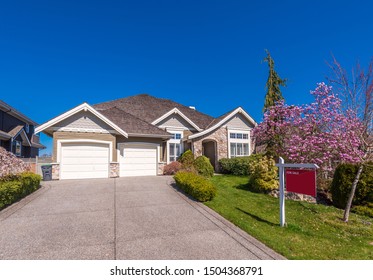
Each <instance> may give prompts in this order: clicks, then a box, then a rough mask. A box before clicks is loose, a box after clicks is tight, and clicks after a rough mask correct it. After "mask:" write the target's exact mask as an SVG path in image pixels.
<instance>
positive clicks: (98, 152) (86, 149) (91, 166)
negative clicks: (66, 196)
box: [60, 143, 109, 179]
mask: <svg viewBox="0 0 373 280" xmlns="http://www.w3.org/2000/svg"><path fill="white" fill-rule="evenodd" d="M60 173H61V174H60V178H61V179H85V178H108V177H109V145H108V144H98V143H63V144H62V145H61V170H60Z"/></svg>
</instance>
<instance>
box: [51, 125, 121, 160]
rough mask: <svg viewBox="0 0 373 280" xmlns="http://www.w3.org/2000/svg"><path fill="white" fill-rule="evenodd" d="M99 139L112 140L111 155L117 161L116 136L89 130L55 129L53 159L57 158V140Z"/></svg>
mask: <svg viewBox="0 0 373 280" xmlns="http://www.w3.org/2000/svg"><path fill="white" fill-rule="evenodd" d="M75 139H76V140H77V139H79V140H99V141H108V142H112V147H113V150H112V156H113V161H114V162H116V161H117V152H116V146H117V145H116V143H117V142H116V137H115V135H112V134H109V133H91V132H65V131H56V132H54V133H53V161H54V162H55V161H56V160H57V141H58V140H75Z"/></svg>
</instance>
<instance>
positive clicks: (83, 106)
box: [35, 103, 128, 137]
mask: <svg viewBox="0 0 373 280" xmlns="http://www.w3.org/2000/svg"><path fill="white" fill-rule="evenodd" d="M81 111H84V112H87V111H88V112H91V113H92V114H93V115H95V116H96V117H97V118H98V119H100V120H101V121H102V122H104V123H105V124H107V125H108V126H110V127H111V128H113V129H114V130H115V131H116V132H117V133H118V134H121V135H123V136H125V137H128V134H127V133H126V132H125V131H124V130H123V129H121V128H120V127H119V126H118V125H116V124H115V123H113V122H112V121H111V120H109V119H108V118H107V117H105V116H104V115H102V114H101V113H99V112H98V111H97V110H95V109H94V108H93V107H91V106H89V105H88V104H87V103H83V104H81V105H79V106H77V107H75V108H73V109H71V110H69V111H67V112H65V113H63V114H61V115H59V116H57V117H55V118H54V119H51V120H50V121H48V122H46V123H44V124H42V125H40V126H38V127H37V128H36V129H35V133H39V132H42V131H45V130H46V129H48V128H51V127H52V126H54V125H56V124H58V123H60V122H62V121H64V120H66V119H68V118H70V117H72V116H74V115H76V114H78V113H79V112H81Z"/></svg>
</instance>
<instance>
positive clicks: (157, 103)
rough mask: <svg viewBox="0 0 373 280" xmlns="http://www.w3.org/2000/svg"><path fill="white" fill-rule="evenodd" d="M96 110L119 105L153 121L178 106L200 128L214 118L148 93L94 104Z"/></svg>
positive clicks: (133, 114)
mask: <svg viewBox="0 0 373 280" xmlns="http://www.w3.org/2000/svg"><path fill="white" fill-rule="evenodd" d="M93 107H94V108H95V109H96V110H107V109H110V108H113V107H117V108H119V109H120V110H122V111H125V112H127V113H129V114H131V115H132V116H135V117H137V118H138V119H140V120H143V121H145V122H147V123H152V122H153V121H155V120H156V119H158V118H160V117H161V116H163V115H164V114H166V113H167V112H169V111H170V110H172V109H174V108H177V109H178V110H180V111H181V112H182V113H183V114H184V115H185V116H186V117H188V118H189V119H190V120H191V121H192V122H194V123H195V124H196V125H197V126H198V127H199V128H202V129H204V128H206V127H207V126H208V125H209V124H210V123H211V122H212V121H213V120H214V118H213V117H211V116H209V115H206V114H203V113H201V112H198V111H196V110H194V109H191V108H189V107H187V106H184V105H182V104H180V103H177V102H174V101H172V100H169V99H163V98H156V97H153V96H150V95H148V94H139V95H134V96H129V97H125V98H121V99H117V100H113V101H108V102H104V103H100V104H96V105H94V106H93Z"/></svg>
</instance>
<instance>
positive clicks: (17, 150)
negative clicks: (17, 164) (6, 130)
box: [14, 141, 22, 157]
mask: <svg viewBox="0 0 373 280" xmlns="http://www.w3.org/2000/svg"><path fill="white" fill-rule="evenodd" d="M21 153H22V144H21V142H20V141H14V154H15V155H16V156H18V157H20V156H21Z"/></svg>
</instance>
